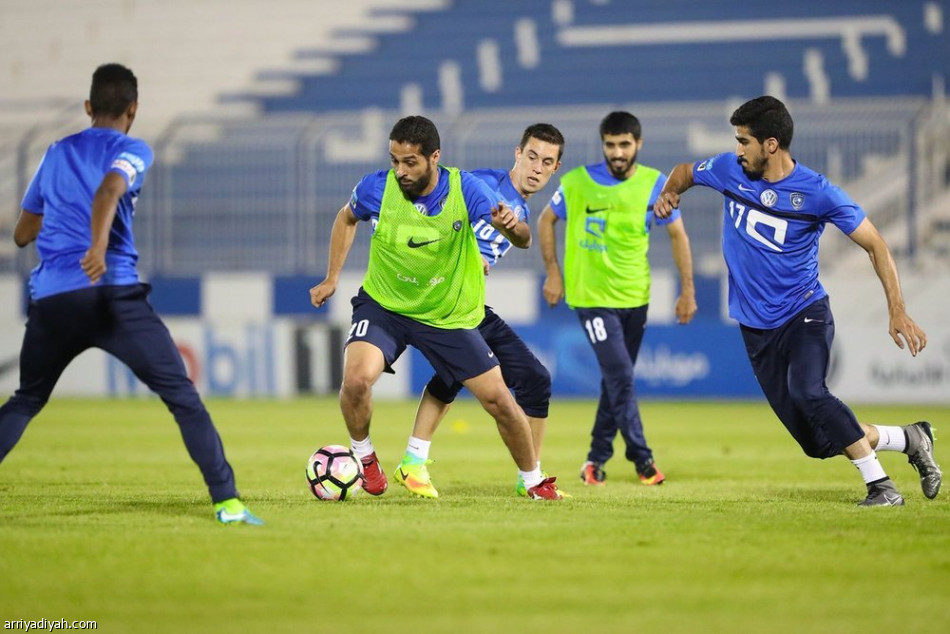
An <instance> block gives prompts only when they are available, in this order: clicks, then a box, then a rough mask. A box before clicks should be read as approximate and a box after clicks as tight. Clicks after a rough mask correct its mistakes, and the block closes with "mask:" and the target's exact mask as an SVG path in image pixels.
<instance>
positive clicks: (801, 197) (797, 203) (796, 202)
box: [788, 192, 805, 211]
mask: <svg viewBox="0 0 950 634" xmlns="http://www.w3.org/2000/svg"><path fill="white" fill-rule="evenodd" d="M788 198H789V200H790V201H791V202H792V209H794V210H795V211H798V210H799V209H801V208H802V207H803V206H804V205H805V194H802V193H801V192H794V193H793V194H791V195H790V196H789V197H788Z"/></svg>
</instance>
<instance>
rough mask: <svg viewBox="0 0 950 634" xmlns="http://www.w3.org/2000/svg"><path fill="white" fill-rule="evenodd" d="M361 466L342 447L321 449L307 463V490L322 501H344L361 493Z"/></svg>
mask: <svg viewBox="0 0 950 634" xmlns="http://www.w3.org/2000/svg"><path fill="white" fill-rule="evenodd" d="M364 481H365V479H364V477H363V464H362V463H361V462H360V460H359V458H357V457H356V456H355V455H354V454H353V452H352V451H350V450H349V449H347V448H346V447H344V446H342V445H327V446H325V447H320V448H319V449H317V450H316V451H315V452H313V455H312V456H310V459H309V460H308V461H307V482H308V484H309V485H310V491H311V492H312V493H313V494H314V495H315V496H317V498H318V499H321V500H336V501H339V502H343V501H344V500H348V499H350V498H352V497H353V496H355V495H356V494H357V493H359V492H360V491H362V490H363V482H364Z"/></svg>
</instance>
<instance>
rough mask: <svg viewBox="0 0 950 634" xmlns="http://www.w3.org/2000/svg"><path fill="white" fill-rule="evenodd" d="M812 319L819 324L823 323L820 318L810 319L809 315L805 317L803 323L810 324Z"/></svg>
mask: <svg viewBox="0 0 950 634" xmlns="http://www.w3.org/2000/svg"><path fill="white" fill-rule="evenodd" d="M813 321H817V322H818V323H819V324H820V323H823V322H822V321H821V320H820V319H812V318H811V317H805V323H806V324H810V323H811V322H813Z"/></svg>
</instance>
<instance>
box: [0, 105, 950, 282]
mask: <svg viewBox="0 0 950 634" xmlns="http://www.w3.org/2000/svg"><path fill="white" fill-rule="evenodd" d="M736 105H738V104H733V103H722V102H715V103H693V104H666V105H663V104H660V105H657V104H650V105H638V104H601V105H592V106H583V107H550V108H545V109H538V108H516V109H504V110H478V111H469V112H465V113H462V114H461V115H459V116H457V117H440V116H438V115H433V116H432V118H433V120H434V121H435V122H436V124H437V126H438V127H439V130H440V133H441V136H442V148H443V150H442V157H443V162H444V163H445V164H448V165H457V166H459V167H462V168H463V169H474V168H478V167H495V168H508V167H510V166H511V164H512V162H513V159H514V148H515V146H516V145H517V142H518V140H519V138H520V135H521V132H522V130H523V129H524V127H525V126H527V125H529V124H531V123H534V122H537V121H547V122H550V123H553V124H555V125H557V126H558V127H559V128H560V129H561V131H562V132H563V133H564V135H565V138H566V140H567V145H566V147H565V154H564V159H563V167H562V173H563V172H564V171H567V170H568V169H570V168H571V167H573V166H575V165H580V164H585V163H592V162H596V161H598V160H600V158H601V150H600V143H599V139H598V136H597V127H598V124H599V121H600V119H601V118H602V117H603V115H604V114H606V113H607V112H609V111H611V110H615V109H620V108H622V109H627V110H630V111H631V112H634V113H635V114H636V115H637V116H638V117H639V118H640V120H641V121H642V123H643V130H644V148H643V150H642V152H641V155H640V159H639V160H640V161H641V162H642V163H644V164H647V165H651V166H654V167H656V168H658V169H660V170H662V171H664V172H668V171H669V170H670V169H671V168H672V167H673V165H674V164H676V163H679V162H685V161H695V160H699V159H702V158H705V157H708V156H711V155H713V154H716V153H719V152H724V151H730V150H732V149H734V146H735V141H734V138H733V134H734V132H733V129H732V128H731V127H730V126H729V124H728V117H729V114H730V112H731V111H732V109H733V108H734V107H735V106H736ZM789 108H790V110H791V111H792V114H793V117H794V118H795V123H796V136H795V140H794V142H793V144H792V150H793V154H794V156H795V157H796V158H797V159H798V160H800V161H801V162H802V163H804V164H806V165H808V166H809V167H812V168H814V169H816V170H818V171H820V172H823V173H825V174H827V175H828V177H829V178H830V179H831V180H832V181H834V182H836V183H837V184H839V185H841V186H842V187H843V188H844V189H845V190H846V191H848V192H849V193H851V194H852V196H853V197H854V198H855V199H856V201H857V202H858V203H859V204H861V205H862V206H864V207H865V209H866V210H867V211H868V213H869V215H870V217H871V218H872V219H873V220H874V221H875V223H876V224H878V225H879V226H880V227H881V228H882V230H883V229H888V228H892V227H895V226H902V227H903V231H902V233H904V234H906V240H905V242H904V243H900V244H897V245H895V246H896V247H897V248H896V249H895V250H897V251H900V252H906V253H908V254H910V255H914V256H917V255H919V243H920V242H921V240H920V236H919V231H918V229H917V223H918V222H919V221H920V218H921V215H922V214H924V211H922V210H925V209H926V206H927V204H928V203H929V202H930V201H931V200H933V199H934V198H935V197H936V196H937V195H938V194H939V193H940V192H944V191H946V189H947V185H948V183H947V166H948V159H947V156H948V145H950V143H948V139H950V134H948V132H947V130H948V128H950V126H948V123H947V107H946V104H944V103H943V102H942V101H939V100H934V101H928V100H924V99H909V98H908V99H880V100H844V101H837V102H832V103H831V104H827V105H814V104H809V103H804V102H803V103H796V102H790V103H789ZM399 116H400V114H399V113H396V112H385V111H378V110H367V111H360V112H341V113H335V114H321V115H309V114H302V115H269V116H266V117H260V118H252V119H244V120H233V119H216V118H210V117H202V118H195V117H182V118H179V119H177V120H176V121H175V122H174V123H173V124H172V125H171V126H170V127H169V128H168V129H167V130H166V131H165V133H164V134H163V135H162V136H161V138H159V139H158V140H157V141H156V142H155V143H154V146H155V147H154V149H155V151H156V161H155V165H154V167H153V168H152V172H151V173H150V174H149V175H148V176H147V179H146V184H145V187H144V189H143V194H142V197H141V199H140V200H139V203H138V208H137V213H136V235H137V244H138V247H139V251H140V253H141V255H142V258H141V261H140V263H141V268H142V271H143V273H145V274H146V275H156V274H163V275H195V274H200V273H202V272H204V271H208V270H261V271H267V272H271V273H274V274H295V273H305V274H309V275H313V274H317V275H319V274H320V273H322V272H323V269H324V268H325V266H326V254H327V248H328V244H329V236H330V228H331V226H332V223H333V219H334V216H335V214H336V213H337V211H338V210H339V208H340V207H341V206H342V205H343V204H345V203H346V202H347V200H348V199H349V195H350V192H351V190H352V188H353V187H354V185H355V184H356V183H357V182H358V180H359V179H360V178H361V177H362V176H363V175H364V174H366V173H368V172H372V171H375V170H378V169H386V168H387V167H388V153H387V139H388V133H389V128H390V127H391V125H392V123H393V122H394V121H395V120H396V119H398V118H399ZM64 125H74V121H69V122H66V121H65V120H64V121H59V122H56V123H48V124H45V125H43V126H37V127H36V128H34V129H33V130H31V131H30V132H29V133H28V134H26V135H24V136H23V138H22V139H20V141H19V144H18V150H17V164H16V170H15V171H16V174H17V177H16V178H17V181H16V182H17V187H18V189H19V190H20V191H19V192H18V193H22V188H23V187H25V185H26V182H27V181H26V180H24V175H26V177H25V178H26V179H28V178H29V174H31V173H32V170H33V169H34V167H35V165H36V161H38V158H39V155H41V154H42V149H43V148H45V147H46V144H47V143H49V142H50V141H52V140H54V138H56V135H57V134H58V131H59V130H60V129H61V128H62V127H63V126H64ZM2 165H3V163H0V166H2ZM8 168H9V166H8ZM2 178H8V175H0V179H2ZM0 182H2V180H0ZM556 184H557V175H555V177H554V178H553V179H552V182H551V184H549V185H548V187H546V188H545V189H544V190H542V191H541V192H539V193H538V194H537V195H536V196H535V197H534V198H533V199H532V200H531V202H530V205H531V208H532V210H533V212H534V214H535V215H537V214H538V213H540V211H541V209H543V207H544V205H545V204H547V202H548V200H549V199H550V196H551V195H552V194H553V192H554V189H555V187H556ZM912 184H914V185H912ZM17 202H19V199H18V198H17ZM684 213H685V218H686V223H687V227H688V229H689V232H690V236H691V242H692V245H693V248H694V251H695V259H696V261H697V268H698V269H699V270H700V271H701V272H706V273H714V272H716V271H717V270H720V269H721V266H722V265H721V256H720V255H719V250H720V247H719V241H720V225H721V198H720V197H719V196H718V195H717V194H715V193H714V192H711V191H708V190H703V189H697V190H696V191H695V192H691V193H690V194H689V195H688V197H687V198H685V199H684ZM830 233H835V232H830ZM368 234H369V232H368V231H366V230H361V231H358V232H357V241H356V243H355V244H354V247H353V251H352V252H351V255H350V258H349V260H348V264H347V266H348V268H351V269H356V268H362V267H363V266H365V263H366V256H367V249H368V237H369V235H368ZM892 244H893V243H892ZM826 251H827V252H828V255H827V256H826V255H824V253H825V252H826ZM834 252H835V249H831V250H830V251H829V250H825V251H823V258H824V257H827V258H829V259H832V260H833V258H834ZM651 258H652V259H653V265H654V266H655V267H671V266H672V256H671V254H670V252H669V241H668V240H665V239H662V237H661V238H660V239H655V240H654V241H653V245H652V247H651ZM507 260H508V261H507V263H506V264H505V267H506V268H509V267H511V268H521V269H538V270H540V256H539V254H538V250H537V249H530V250H528V251H526V252H522V251H515V252H513V253H511V254H509V256H508V257H507ZM25 264H27V263H26V262H23V261H19V262H17V263H16V264H15V265H14V267H13V268H14V269H16V270H19V271H21V272H23V271H24V266H25ZM0 266H4V264H3V262H2V261H0ZM7 268H8V270H9V266H8V265H7Z"/></svg>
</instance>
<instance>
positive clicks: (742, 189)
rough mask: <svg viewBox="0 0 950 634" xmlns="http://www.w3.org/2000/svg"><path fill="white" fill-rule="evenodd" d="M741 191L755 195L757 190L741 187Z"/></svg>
mask: <svg viewBox="0 0 950 634" xmlns="http://www.w3.org/2000/svg"><path fill="white" fill-rule="evenodd" d="M739 191H741V192H752V193H753V194H754V193H755V190H754V189H752V188H751V187H743V186H742V185H739Z"/></svg>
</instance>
